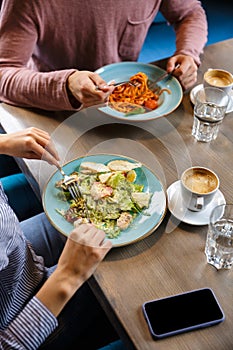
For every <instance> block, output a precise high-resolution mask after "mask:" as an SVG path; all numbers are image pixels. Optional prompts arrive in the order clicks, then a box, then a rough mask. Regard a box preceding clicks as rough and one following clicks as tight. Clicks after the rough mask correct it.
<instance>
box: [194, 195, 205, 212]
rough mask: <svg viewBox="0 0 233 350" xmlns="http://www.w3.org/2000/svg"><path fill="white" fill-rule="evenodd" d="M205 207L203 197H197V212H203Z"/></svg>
mask: <svg viewBox="0 0 233 350" xmlns="http://www.w3.org/2000/svg"><path fill="white" fill-rule="evenodd" d="M203 206H204V198H203V197H197V201H196V204H195V208H196V209H197V210H201V209H202V208H203Z"/></svg>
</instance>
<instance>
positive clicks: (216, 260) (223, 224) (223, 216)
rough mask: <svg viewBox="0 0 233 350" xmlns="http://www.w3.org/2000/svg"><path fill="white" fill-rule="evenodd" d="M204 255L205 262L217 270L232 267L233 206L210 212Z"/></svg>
mask: <svg viewBox="0 0 233 350" xmlns="http://www.w3.org/2000/svg"><path fill="white" fill-rule="evenodd" d="M205 254H206V257H207V262H208V263H209V264H212V265H213V266H214V267H216V268H217V269H230V268H231V267H232V266H233V204H222V205H218V206H216V207H215V208H214V209H213V210H212V212H211V214H210V221H209V227H208V233H207V238H206V246H205Z"/></svg>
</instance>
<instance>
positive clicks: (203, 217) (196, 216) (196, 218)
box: [167, 180, 226, 226]
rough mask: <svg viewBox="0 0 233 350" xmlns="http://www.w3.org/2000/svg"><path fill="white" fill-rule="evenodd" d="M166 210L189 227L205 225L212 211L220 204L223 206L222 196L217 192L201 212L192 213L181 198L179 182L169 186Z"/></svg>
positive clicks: (223, 199)
mask: <svg viewBox="0 0 233 350" xmlns="http://www.w3.org/2000/svg"><path fill="white" fill-rule="evenodd" d="M167 199H168V209H169V211H170V212H171V214H172V215H173V216H174V217H176V218H177V219H179V220H180V221H182V222H185V223H186V224H190V225H196V226H201V225H207V224H208V223H209V217H210V213H211V211H212V209H213V208H214V207H216V206H217V205H220V204H225V203H226V201H225V198H224V195H223V194H222V192H221V191H220V190H218V191H217V192H216V194H215V196H214V198H213V200H212V202H211V203H210V204H209V205H208V206H207V207H206V208H205V209H203V210H202V211H199V212H194V211H191V210H189V209H187V208H186V207H185V206H184V204H183V201H182V197H181V184H180V180H178V181H176V182H174V183H173V184H171V185H170V186H169V187H168V189H167Z"/></svg>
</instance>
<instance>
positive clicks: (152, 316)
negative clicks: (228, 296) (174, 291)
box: [143, 288, 224, 337]
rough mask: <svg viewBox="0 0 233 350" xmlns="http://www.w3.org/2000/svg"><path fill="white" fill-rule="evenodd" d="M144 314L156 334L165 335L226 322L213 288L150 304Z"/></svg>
mask: <svg viewBox="0 0 233 350" xmlns="http://www.w3.org/2000/svg"><path fill="white" fill-rule="evenodd" d="M143 311H144V314H145V316H146V319H147V322H148V324H149V327H150V330H151V331H152V335H154V336H158V337H159V336H162V335H164V336H165V335H167V336H168V335H171V334H176V333H178V332H181V331H186V330H192V329H195V328H199V327H206V326H209V325H212V324H215V323H218V322H221V321H223V319H224V313H223V311H222V309H221V307H220V306H219V303H218V301H217V299H216V297H215V295H214V294H213V292H212V290H211V289H209V288H204V289H198V290H194V291H190V292H187V293H183V294H179V295H173V296H170V297H167V298H163V299H157V300H153V301H149V302H146V303H145V304H144V305H143Z"/></svg>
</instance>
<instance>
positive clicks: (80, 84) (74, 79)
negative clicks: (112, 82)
mask: <svg viewBox="0 0 233 350" xmlns="http://www.w3.org/2000/svg"><path fill="white" fill-rule="evenodd" d="M67 85H68V89H69V91H70V92H71V93H72V95H73V96H74V98H75V99H76V100H78V101H79V102H80V103H81V104H82V107H84V108H85V107H89V106H93V105H97V104H101V103H104V102H106V100H107V98H108V96H109V95H110V94H111V93H112V91H113V89H114V87H113V86H108V85H107V83H106V81H104V80H103V79H102V78H101V77H100V76H99V75H98V74H96V73H93V72H89V71H76V72H75V73H73V74H71V75H70V76H69V78H68V81H67ZM97 86H98V89H96V87H97Z"/></svg>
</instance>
